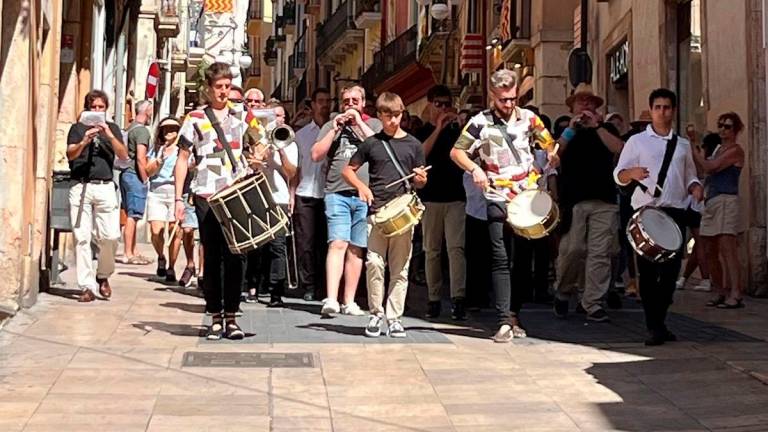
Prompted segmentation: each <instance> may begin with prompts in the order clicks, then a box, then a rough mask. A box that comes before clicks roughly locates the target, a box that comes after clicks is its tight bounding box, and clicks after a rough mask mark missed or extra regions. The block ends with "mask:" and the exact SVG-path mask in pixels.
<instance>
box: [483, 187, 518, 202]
mask: <svg viewBox="0 0 768 432" xmlns="http://www.w3.org/2000/svg"><path fill="white" fill-rule="evenodd" d="M485 191H486V192H490V193H492V194H494V195H496V196H499V197H501V198H504V201H506V202H512V198H510V197H508V196H506V195H504V194H503V193H501V192H499V191H497V190H496V189H494V188H492V187H490V186H488V187H486V188H485Z"/></svg>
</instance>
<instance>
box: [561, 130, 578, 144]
mask: <svg viewBox="0 0 768 432" xmlns="http://www.w3.org/2000/svg"><path fill="white" fill-rule="evenodd" d="M575 136H576V131H575V130H574V129H573V128H572V127H567V128H565V130H564V131H563V133H562V134H561V135H560V137H561V138H562V139H564V140H565V142H569V141H570V140H572V139H573V137H575Z"/></svg>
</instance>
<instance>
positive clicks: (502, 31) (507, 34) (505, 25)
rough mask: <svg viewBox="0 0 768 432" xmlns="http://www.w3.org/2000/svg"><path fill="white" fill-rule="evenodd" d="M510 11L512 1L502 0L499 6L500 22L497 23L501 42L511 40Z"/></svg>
mask: <svg viewBox="0 0 768 432" xmlns="http://www.w3.org/2000/svg"><path fill="white" fill-rule="evenodd" d="M511 11H512V0H504V3H503V4H502V6H501V22H499V38H500V39H501V41H502V42H505V41H508V40H510V39H512V32H511V28H510V22H509V15H510V12H511Z"/></svg>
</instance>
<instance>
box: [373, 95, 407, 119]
mask: <svg viewBox="0 0 768 432" xmlns="http://www.w3.org/2000/svg"><path fill="white" fill-rule="evenodd" d="M376 111H378V112H380V113H383V114H394V113H401V114H402V112H403V111H405V105H403V100H402V99H400V96H398V95H396V94H395V93H392V92H384V93H382V94H380V95H379V97H378V98H377V99H376Z"/></svg>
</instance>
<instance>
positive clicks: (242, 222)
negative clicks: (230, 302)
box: [208, 173, 288, 255]
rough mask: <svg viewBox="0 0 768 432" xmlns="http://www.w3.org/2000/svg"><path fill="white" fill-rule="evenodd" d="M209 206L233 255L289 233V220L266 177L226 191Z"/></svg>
mask: <svg viewBox="0 0 768 432" xmlns="http://www.w3.org/2000/svg"><path fill="white" fill-rule="evenodd" d="M208 204H209V205H210V206H211V210H213V214H214V215H215V216H216V219H217V220H218V221H219V222H220V223H221V229H222V231H223V232H224V237H225V238H226V240H227V246H229V250H230V251H231V252H232V253H233V254H238V255H241V254H245V253H247V252H249V251H251V250H254V249H256V248H258V247H259V246H261V245H263V244H264V243H267V242H268V241H270V240H272V239H274V238H275V237H276V236H278V235H280V234H287V232H288V216H287V215H286V214H285V212H284V211H283V209H282V208H281V207H280V206H279V205H277V204H275V201H274V200H273V199H272V190H271V189H270V188H269V183H268V182H267V179H266V177H264V175H263V174H262V173H257V174H256V175H253V176H250V177H246V178H245V179H243V180H240V181H238V182H236V183H234V184H232V185H230V186H228V187H226V188H224V189H222V190H221V191H219V192H217V193H216V194H214V195H212V196H211V197H210V198H208Z"/></svg>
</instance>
